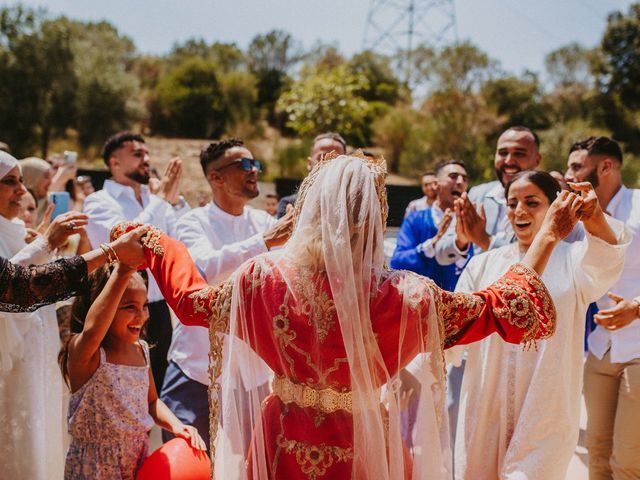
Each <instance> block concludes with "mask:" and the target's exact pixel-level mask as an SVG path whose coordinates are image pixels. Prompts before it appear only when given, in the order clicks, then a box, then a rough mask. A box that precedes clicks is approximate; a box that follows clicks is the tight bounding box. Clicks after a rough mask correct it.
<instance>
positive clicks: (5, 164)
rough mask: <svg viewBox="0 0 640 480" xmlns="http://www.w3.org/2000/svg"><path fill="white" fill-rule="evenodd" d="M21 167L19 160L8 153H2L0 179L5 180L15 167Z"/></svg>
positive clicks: (0, 157) (0, 153)
mask: <svg viewBox="0 0 640 480" xmlns="http://www.w3.org/2000/svg"><path fill="white" fill-rule="evenodd" d="M18 165H19V163H18V160H16V159H15V157H14V156H13V155H11V154H9V153H7V152H3V151H0V178H3V177H4V176H5V175H6V174H7V173H9V172H10V171H11V170H12V169H13V168H14V167H17V166H18Z"/></svg>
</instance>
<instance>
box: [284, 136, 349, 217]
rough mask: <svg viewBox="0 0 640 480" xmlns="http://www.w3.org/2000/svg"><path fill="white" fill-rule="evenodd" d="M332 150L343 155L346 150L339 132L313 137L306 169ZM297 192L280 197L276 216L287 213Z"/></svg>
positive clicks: (296, 196) (294, 200) (294, 201)
mask: <svg viewBox="0 0 640 480" xmlns="http://www.w3.org/2000/svg"><path fill="white" fill-rule="evenodd" d="M331 152H334V153H335V154H336V155H344V154H345V153H346V152H347V142H345V141H344V138H342V136H341V135H340V134H339V133H335V132H328V133H321V134H320V135H318V136H317V137H316V138H314V139H313V143H312V144H311V154H310V155H309V156H308V157H307V171H309V172H310V171H311V169H312V168H313V167H314V166H315V165H316V163H318V162H319V161H320V159H321V158H322V156H323V155H326V154H327V153H331ZM297 198H298V194H297V193H294V194H292V195H288V196H286V197H282V198H281V199H280V203H278V213H277V214H276V215H277V217H278V218H281V217H282V216H284V214H285V213H287V206H288V205H291V206H293V205H294V204H295V203H296V199H297Z"/></svg>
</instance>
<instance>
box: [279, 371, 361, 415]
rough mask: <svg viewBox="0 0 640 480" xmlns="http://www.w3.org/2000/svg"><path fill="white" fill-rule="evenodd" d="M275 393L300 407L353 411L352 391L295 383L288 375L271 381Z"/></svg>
mask: <svg viewBox="0 0 640 480" xmlns="http://www.w3.org/2000/svg"><path fill="white" fill-rule="evenodd" d="M271 386H272V389H273V394H274V395H275V396H277V397H278V398H279V399H280V400H282V402H283V403H295V404H296V405H298V406H299V407H302V408H308V407H313V408H316V409H318V410H320V411H322V412H324V413H333V412H337V411H338V410H344V411H345V412H349V413H351V406H352V401H351V392H338V391H336V390H334V389H333V388H329V387H327V388H314V387H310V386H309V385H303V384H301V383H294V382H292V381H291V380H289V379H288V378H287V377H275V378H274V379H273V382H272V383H271Z"/></svg>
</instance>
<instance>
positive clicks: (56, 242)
mask: <svg viewBox="0 0 640 480" xmlns="http://www.w3.org/2000/svg"><path fill="white" fill-rule="evenodd" d="M87 223H89V217H88V216H87V215H85V214H84V213H80V212H67V213H63V214H62V215H58V216H57V217H56V218H55V219H54V220H53V221H52V222H51V223H50V224H49V226H48V227H47V229H46V230H45V232H44V237H45V238H46V240H47V243H48V244H49V248H50V249H51V250H54V249H56V248H59V247H61V246H62V245H64V244H65V243H66V242H67V239H68V238H69V236H70V235H73V234H74V233H79V232H80V230H82V229H84V227H85V225H87Z"/></svg>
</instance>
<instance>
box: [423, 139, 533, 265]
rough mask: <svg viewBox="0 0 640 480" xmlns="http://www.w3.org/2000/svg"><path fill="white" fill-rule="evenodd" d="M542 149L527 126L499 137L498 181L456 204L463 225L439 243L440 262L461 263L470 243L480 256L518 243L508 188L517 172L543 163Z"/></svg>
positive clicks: (495, 167) (456, 210)
mask: <svg viewBox="0 0 640 480" xmlns="http://www.w3.org/2000/svg"><path fill="white" fill-rule="evenodd" d="M539 146H540V140H539V139H538V136H537V135H536V134H535V132H533V131H532V130H531V129H529V128H527V127H521V126H515V127H510V128H508V129H507V130H505V131H504V132H503V133H502V134H501V135H500V137H498V142H497V145H496V153H495V156H494V159H493V165H494V169H495V172H496V176H497V177H498V179H497V180H494V181H492V182H487V183H482V184H480V185H476V186H475V187H473V188H472V189H471V190H469V193H468V194H467V193H464V194H463V195H462V196H461V198H460V199H457V200H456V201H455V213H456V216H457V217H458V218H459V219H460V224H459V225H458V228H457V229H456V232H455V233H448V234H447V235H445V237H444V238H443V239H442V241H441V242H438V248H437V250H436V258H437V259H438V261H439V262H440V263H442V264H447V263H453V262H456V261H458V260H460V258H462V256H461V253H460V247H461V246H463V245H465V244H467V243H468V242H472V243H473V244H474V245H476V250H475V251H476V253H478V252H479V251H482V250H489V249H491V248H498V247H501V246H502V245H507V244H509V243H511V242H512V241H513V240H514V236H513V231H512V230H511V225H510V224H509V220H508V219H507V202H506V200H505V197H504V187H505V186H506V185H507V183H509V182H510V181H511V179H512V178H513V177H514V176H515V175H516V174H517V173H519V172H521V171H523V170H535V169H537V168H538V166H539V165H540V160H541V156H540V150H539Z"/></svg>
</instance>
